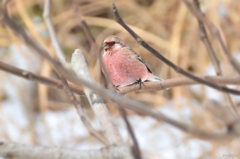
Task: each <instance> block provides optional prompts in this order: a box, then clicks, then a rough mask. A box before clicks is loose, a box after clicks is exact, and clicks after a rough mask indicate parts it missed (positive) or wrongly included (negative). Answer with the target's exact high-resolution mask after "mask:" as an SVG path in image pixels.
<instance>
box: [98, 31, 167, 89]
mask: <svg viewBox="0 0 240 159" xmlns="http://www.w3.org/2000/svg"><path fill="white" fill-rule="evenodd" d="M102 48H103V55H102V61H103V64H104V67H105V70H106V72H107V73H106V74H107V75H108V77H109V79H110V81H111V83H112V84H113V85H114V86H115V87H117V88H118V87H125V86H128V85H133V84H136V83H138V84H139V85H140V89H141V85H144V83H143V82H145V81H152V82H154V81H163V80H164V79H162V78H160V77H158V76H155V75H154V74H153V73H152V71H151V69H150V66H149V65H148V64H147V63H146V62H145V61H144V60H143V59H142V58H141V56H139V55H138V54H137V53H136V52H134V51H133V49H131V48H130V47H129V46H128V45H127V44H125V43H124V42H123V41H122V40H121V39H120V38H118V37H117V36H116V35H109V36H107V37H106V38H105V39H104V41H103V45H102Z"/></svg>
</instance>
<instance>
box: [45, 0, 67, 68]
mask: <svg viewBox="0 0 240 159" xmlns="http://www.w3.org/2000/svg"><path fill="white" fill-rule="evenodd" d="M50 3H51V0H45V3H44V12H43V18H44V20H45V23H46V25H47V29H48V32H49V35H50V38H51V42H52V45H53V47H54V50H55V51H56V53H57V57H58V60H59V61H60V62H61V63H62V64H65V62H66V60H65V56H64V53H63V51H62V49H61V47H60V44H59V41H58V38H57V35H56V33H55V29H54V28H53V24H52V21H51V18H50V5H51V4H50Z"/></svg>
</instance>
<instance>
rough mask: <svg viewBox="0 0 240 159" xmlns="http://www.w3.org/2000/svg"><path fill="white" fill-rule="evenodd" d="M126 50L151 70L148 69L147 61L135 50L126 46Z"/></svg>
mask: <svg viewBox="0 0 240 159" xmlns="http://www.w3.org/2000/svg"><path fill="white" fill-rule="evenodd" d="M126 52H127V53H129V54H130V55H131V56H132V57H133V58H136V59H138V60H139V61H140V62H142V63H143V64H144V65H145V66H146V67H147V69H148V71H149V72H150V73H152V70H151V69H150V66H149V65H148V63H147V62H146V61H144V60H143V59H142V57H141V56H139V55H138V54H137V53H136V52H135V51H133V49H131V48H130V47H126Z"/></svg>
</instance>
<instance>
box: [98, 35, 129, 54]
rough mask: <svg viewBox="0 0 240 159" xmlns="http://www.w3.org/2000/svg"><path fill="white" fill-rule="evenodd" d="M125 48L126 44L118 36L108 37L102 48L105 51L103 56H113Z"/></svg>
mask: <svg viewBox="0 0 240 159" xmlns="http://www.w3.org/2000/svg"><path fill="white" fill-rule="evenodd" d="M125 46H126V45H125V44H124V42H123V41H122V40H121V39H119V38H118V37H117V36H115V35H110V36H108V37H106V38H105V40H104V41H103V46H102V48H103V49H104V54H103V56H105V55H106V54H113V53H114V52H116V51H117V50H119V49H121V48H122V47H125Z"/></svg>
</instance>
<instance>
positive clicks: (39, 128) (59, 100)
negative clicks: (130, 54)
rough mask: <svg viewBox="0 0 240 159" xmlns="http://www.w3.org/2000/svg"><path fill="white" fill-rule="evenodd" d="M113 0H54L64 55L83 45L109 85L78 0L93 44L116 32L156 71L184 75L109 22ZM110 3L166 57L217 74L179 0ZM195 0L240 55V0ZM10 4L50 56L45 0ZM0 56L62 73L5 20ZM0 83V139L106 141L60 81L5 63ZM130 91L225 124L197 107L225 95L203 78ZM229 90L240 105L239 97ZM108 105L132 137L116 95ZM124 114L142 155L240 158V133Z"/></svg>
mask: <svg viewBox="0 0 240 159" xmlns="http://www.w3.org/2000/svg"><path fill="white" fill-rule="evenodd" d="M113 2H114V1H112V0H100V1H96V0H52V6H51V18H52V21H53V25H54V28H55V31H56V33H57V36H58V39H59V41H60V44H61V47H62V49H63V50H64V53H65V56H66V59H67V61H68V62H70V59H71V54H72V53H73V52H74V50H75V49H81V50H83V52H84V55H85V58H86V60H87V63H88V66H89V69H90V71H91V73H92V76H93V78H94V79H95V81H96V83H98V84H99V85H102V86H106V83H105V81H104V78H103V76H102V73H101V69H100V66H99V62H98V61H97V57H96V56H95V54H94V52H93V51H92V49H91V46H90V44H89V42H88V40H87V38H86V35H85V33H84V31H83V29H82V28H81V25H79V24H80V20H79V17H77V15H76V13H74V7H75V6H78V7H79V9H80V11H81V12H82V14H83V15H84V18H85V20H86V22H87V24H88V25H89V27H90V30H91V32H92V34H93V35H94V37H95V38H96V41H97V44H98V45H99V46H102V42H103V39H104V38H105V37H106V36H108V35H111V34H115V35H117V36H119V37H120V38H121V39H122V40H124V41H125V42H126V43H127V44H128V45H129V46H130V47H132V48H133V49H134V50H135V51H136V52H137V53H138V54H139V55H140V56H142V58H143V59H145V61H147V62H148V63H149V65H150V67H151V68H152V71H153V72H154V74H155V75H158V76H160V77H162V78H164V79H168V78H177V77H181V75H179V74H178V73H176V72H175V71H174V70H173V69H171V68H169V67H168V66H167V65H166V64H164V63H162V62H161V61H160V60H158V59H157V58H155V57H154V56H153V55H151V53H149V52H148V51H147V50H145V49H144V48H143V47H141V46H140V45H138V44H137V42H136V41H135V40H134V39H133V38H132V37H131V36H130V35H129V34H128V33H127V32H126V31H125V30H124V29H123V28H122V27H121V26H120V25H119V24H117V23H116V22H115V19H114V15H113V13H112V10H111V7H112V3H113ZM114 3H115V4H116V6H117V8H118V10H119V13H120V15H121V16H122V18H123V20H124V21H125V22H126V23H127V24H128V25H129V26H130V27H131V28H132V29H133V30H134V31H135V32H136V33H137V34H139V35H140V37H142V38H143V39H144V40H145V41H146V42H148V43H149V44H150V45H151V46H153V47H154V48H155V49H157V50H158V51H159V52H161V53H162V54H163V55H164V56H165V57H166V58H168V59H169V60H170V61H172V62H173V63H175V64H176V65H178V66H180V67H181V68H183V69H185V70H188V71H189V72H191V73H193V74H195V75H199V76H204V75H216V73H215V71H214V67H213V64H212V62H211V60H210V58H209V56H208V53H207V51H206V48H205V46H204V45H203V43H202V42H201V40H200V38H199V28H198V23H197V20H196V18H195V17H194V16H193V15H192V14H191V13H189V11H188V9H187V7H186V6H185V5H184V4H183V3H182V2H181V1H180V0H168V1H167V0H121V1H116V2H114ZM200 4H201V9H202V11H203V12H204V13H205V14H206V16H207V17H208V18H209V19H210V20H211V21H212V22H213V23H214V24H215V25H216V26H217V27H218V28H219V29H220V32H221V34H222V36H223V38H224V40H225V42H226V44H227V46H228V48H229V50H230V52H231V53H232V55H233V56H234V57H236V58H237V59H238V61H240V45H239V43H240V30H239V27H240V18H239V14H240V6H239V2H238V1H237V0H214V1H208V0H200ZM9 5H10V6H9V14H10V15H11V17H12V18H14V19H15V20H16V21H18V23H20V24H21V25H23V26H24V27H25V28H26V29H27V30H28V33H29V34H30V35H31V36H32V37H33V39H35V40H36V41H38V42H39V43H40V44H41V45H42V46H43V47H44V48H45V49H46V50H47V51H48V52H49V53H51V55H52V56H54V57H56V55H55V51H54V49H53V47H52V44H51V41H50V38H49V35H48V31H47V29H46V25H45V23H44V20H43V17H42V14H43V6H44V0H35V1H32V0H12V1H11V3H10V4H9ZM209 35H210V34H209ZM210 40H211V42H212V45H213V48H214V50H215V51H216V54H217V57H218V58H219V59H220V65H221V68H222V72H223V75H225V76H234V75H236V73H235V71H234V70H233V69H232V67H231V65H229V63H228V61H227V59H226V56H224V53H223V51H222V50H221V48H220V46H219V44H218V42H217V41H216V39H214V38H213V37H212V36H210ZM0 59H1V61H4V62H6V63H8V64H10V65H14V66H16V67H18V68H21V69H25V70H28V71H31V72H34V73H36V74H40V75H43V76H46V77H50V78H56V79H58V76H57V74H56V72H55V71H54V70H53V67H52V66H51V65H50V64H49V63H48V62H47V61H46V60H44V59H43V58H42V57H40V56H38V54H37V53H35V52H34V50H31V49H29V48H28V46H27V45H25V44H24V43H23V41H22V40H20V39H19V38H18V37H16V36H15V34H14V33H13V32H12V31H11V30H10V29H9V28H7V27H5V26H4V25H0ZM231 87H232V88H237V87H234V86H231ZM238 88H239V87H238ZM0 90H1V91H0V139H1V141H11V142H17V143H23V144H28V145H43V146H50V147H52V146H57V147H65V148H72V149H81V150H83V149H84V150H88V149H95V148H100V147H103V145H102V144H101V143H100V142H99V141H97V140H96V139H95V138H93V137H92V136H91V135H90V134H89V133H88V131H87V129H86V128H85V127H84V126H83V124H82V122H81V121H80V119H79V117H78V115H77V112H76V110H75V108H74V106H73V105H72V104H71V102H70V101H69V99H68V97H67V96H66V94H65V92H64V91H62V90H56V89H52V88H49V87H47V86H44V85H41V84H37V83H34V82H31V81H27V80H24V79H21V78H19V77H16V76H13V75H11V74H8V73H5V72H3V71H0ZM126 96H127V97H130V98H133V99H136V100H138V101H142V102H145V103H147V104H148V105H149V107H150V108H152V109H155V110H156V111H159V112H162V113H164V114H166V115H168V116H169V117H172V118H174V119H176V120H179V121H181V122H184V123H187V124H191V125H193V126H194V127H197V128H200V129H203V130H209V131H222V130H224V125H223V124H222V123H221V122H220V121H218V120H216V119H215V118H214V117H213V116H212V115H211V114H210V113H209V112H207V111H205V110H204V109H203V108H202V103H203V102H204V101H206V100H207V99H215V100H217V101H219V102H221V103H223V104H227V102H226V99H225V98H224V95H223V94H222V93H219V92H217V91H215V90H213V89H210V88H207V87H205V86H201V85H195V86H181V87H176V88H172V89H170V90H167V91H166V90H165V91H159V92H156V91H151V92H136V93H130V94H127V95H126ZM231 98H232V100H233V102H234V104H235V105H237V106H239V104H240V97H237V96H231ZM78 100H79V101H80V102H81V103H83V104H84V106H85V108H86V113H87V116H88V118H89V120H90V121H91V123H92V124H93V126H94V127H95V128H96V129H98V130H100V131H101V125H99V123H98V121H97V120H96V118H95V117H94V114H93V113H92V111H91V109H90V107H89V104H88V102H87V100H86V98H85V97H81V96H78ZM108 107H109V110H110V112H111V114H112V116H113V118H114V121H115V123H116V125H117V126H118V128H119V131H120V132H121V135H122V136H123V138H124V139H125V141H126V142H127V143H130V141H131V139H130V137H129V135H128V133H127V131H126V127H125V125H124V122H123V121H122V118H121V116H120V115H119V113H118V111H117V109H116V105H115V104H113V103H111V102H110V101H108ZM129 119H130V122H131V123H132V125H133V128H134V130H135V132H136V136H137V139H138V141H139V144H140V148H141V151H142V154H143V156H145V157H146V158H149V159H150V158H151V159H153V158H154V159H155V158H156V159H158V158H159V159H161V158H163V159H165V158H166V159H176V158H178V159H188V158H189V159H192V158H193V159H203V158H204V159H208V158H209V159H210V158H224V155H229V154H230V155H231V154H232V155H233V156H234V158H240V153H239V152H240V142H239V139H235V140H231V141H227V142H220V143H219V142H216V141H215V142H214V141H205V140H200V139H197V138H194V137H192V136H191V135H189V134H186V133H183V132H182V131H180V130H178V129H176V128H174V127H172V126H169V125H167V124H165V123H159V122H156V121H155V120H153V119H152V118H149V117H145V116H142V115H139V114H135V113H133V112H129ZM150 145H151V146H150Z"/></svg>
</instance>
